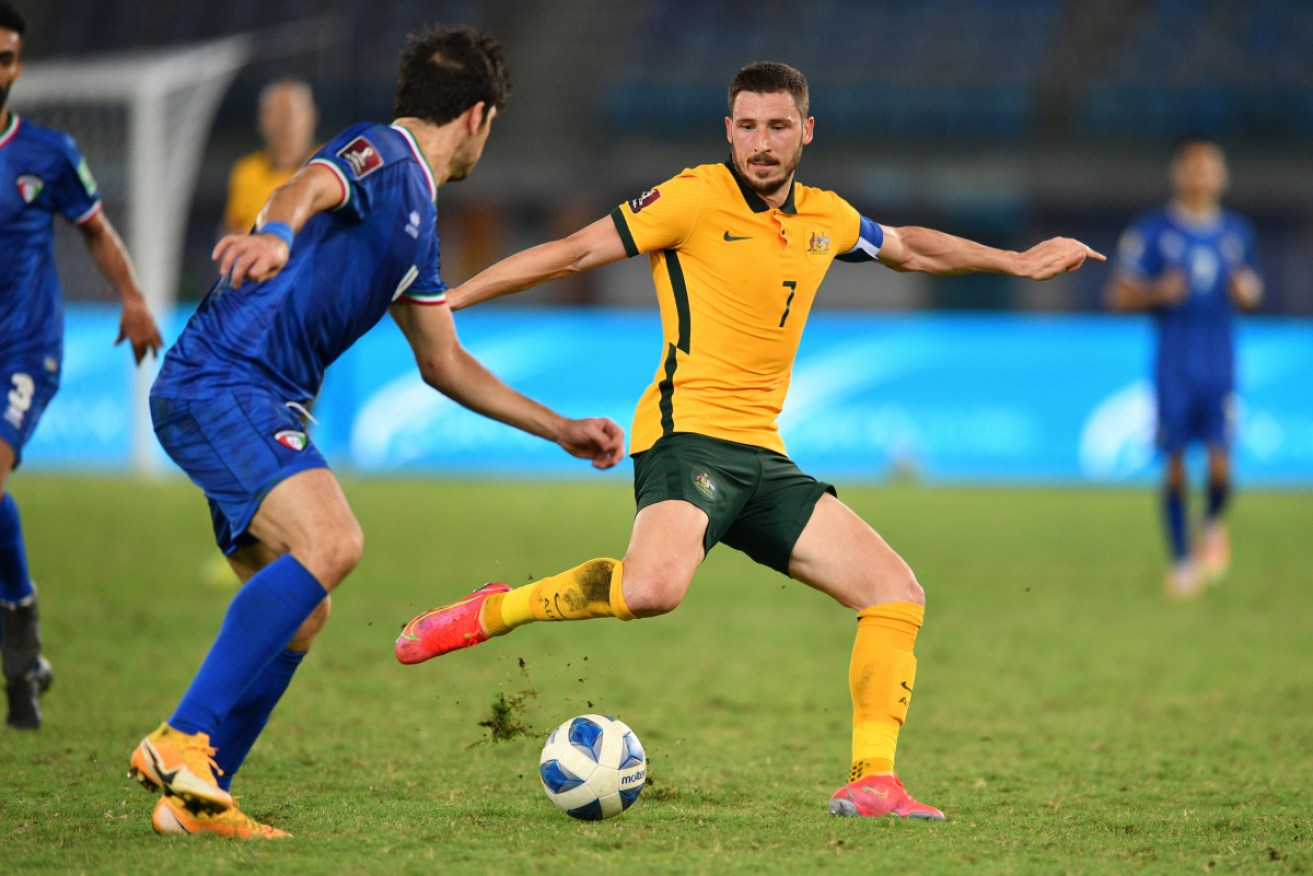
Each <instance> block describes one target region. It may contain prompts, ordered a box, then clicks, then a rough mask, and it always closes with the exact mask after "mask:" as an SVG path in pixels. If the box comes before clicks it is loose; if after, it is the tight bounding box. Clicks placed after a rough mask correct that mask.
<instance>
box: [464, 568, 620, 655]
mask: <svg viewBox="0 0 1313 876" xmlns="http://www.w3.org/2000/svg"><path fill="white" fill-rule="evenodd" d="M624 567H625V564H624V563H622V562H621V561H619V560H613V559H610V558H609V557H602V558H600V559H596V560H589V561H588V562H586V563H583V564H582V565H578V566H575V567H574V568H573V569H569V570H567V571H564V572H561V573H560V574H557V575H552V576H551V577H549V578H543V579H542V580H541V581H535V582H534V583H532V584H526V585H524V586H523V587H517V588H516V589H514V590H512V591H511V592H509V593H496V594H493V595H492V596H489V597H488V598H487V600H486V601H485V602H484V603H483V613H482V615H481V620H482V621H483V628H484V629H485V630H487V631H488V635H489V636H500V635H502V634H503V633H509V632H510V631H511V630H513V629H515V628H516V627H518V626H521V625H523V624H527V623H529V622H531V621H557V620H586V619H588V618H594V617H617V618H620V620H633V619H634V615H633V612H631V611H630V610H629V606H628V605H626V604H625V594H624V589H623V588H622V587H621V585H620V581H621V578H623V576H624Z"/></svg>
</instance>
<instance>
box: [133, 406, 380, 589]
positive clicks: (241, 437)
mask: <svg viewBox="0 0 1313 876" xmlns="http://www.w3.org/2000/svg"><path fill="white" fill-rule="evenodd" d="M151 416H152V419H153V421H154V425H155V434H156V436H157V437H158V438H159V440H160V444H161V445H162V446H163V447H164V449H165V451H166V452H167V453H168V454H169V456H170V458H172V459H173V461H174V462H176V463H177V464H178V466H179V467H180V468H182V470H183V471H185V472H186V473H187V476H188V477H190V478H191V480H192V481H193V482H194V483H196V484H197V485H198V486H200V487H201V489H203V490H204V491H205V496H206V498H207V499H208V500H209V503H210V511H211V515H212V517H213V523H214V532H215V540H216V542H217V543H218V544H219V547H220V548H221V549H222V550H223V551H224V553H225V554H232V553H233V552H234V551H235V550H239V549H241V548H243V547H246V546H249V545H251V544H252V542H253V541H255V540H258V541H260V542H262V543H263V544H264V545H265V546H266V547H268V549H269V550H270V551H272V552H273V554H274V555H275V556H281V555H283V554H286V553H295V554H296V556H297V558H298V559H299V560H300V561H301V562H302V563H303V564H304V565H306V566H307V568H310V569H311V572H312V573H313V574H315V576H316V577H317V578H319V580H320V583H322V584H324V586H326V587H332V586H333V585H334V584H336V582H337V580H340V577H341V576H342V575H344V574H345V571H349V570H350V567H351V566H352V565H354V559H353V557H358V555H359V545H360V541H361V538H360V533H359V526H358V525H357V524H356V522H355V519H354V517H353V516H352V514H351V511H350V508H349V507H348V506H347V503H346V499H345V498H344V497H343V496H342V492H341V489H340V488H339V487H338V485H337V481H336V478H334V477H333V476H332V474H331V472H329V471H328V468H327V463H326V462H325V461H324V458H323V456H322V455H321V454H320V453H319V451H318V449H316V448H315V447H314V445H313V444H312V443H311V442H310V441H309V439H308V437H307V436H306V434H305V432H304V429H303V426H302V423H301V420H300V415H299V414H298V413H297V412H296V411H295V410H294V409H292V407H290V406H289V405H288V404H287V403H285V402H283V401H281V400H279V399H277V398H275V397H273V396H271V395H269V394H268V393H266V392H263V391H260V390H258V389H254V388H251V389H244V390H241V391H234V392H227V393H222V394H220V395H219V396H218V397H215V398H211V399H204V400H192V399H171V398H164V397H155V396H153V397H152V398H151ZM303 476H306V477H303ZM275 493H278V494H279V496H280V497H281V496H288V495H296V496H301V495H302V494H304V498H302V499H300V501H301V502H302V507H301V508H300V509H298V510H288V509H287V508H286V507H285V505H287V504H288V503H287V502H285V501H280V500H279V498H278V497H275V499H274V501H273V503H272V504H271V503H270V497H271V496H273V495H274V494H275ZM257 516H258V517H259V518H260V520H259V523H258V524H256V518H257Z"/></svg>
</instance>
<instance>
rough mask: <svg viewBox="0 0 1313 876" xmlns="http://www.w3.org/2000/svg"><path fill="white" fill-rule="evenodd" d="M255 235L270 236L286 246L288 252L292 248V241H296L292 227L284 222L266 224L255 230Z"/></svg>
mask: <svg viewBox="0 0 1313 876" xmlns="http://www.w3.org/2000/svg"><path fill="white" fill-rule="evenodd" d="M255 233H256V234H272V235H273V236H274V237H276V238H278V239H279V240H281V241H282V242H283V243H285V244H287V248H288V250H291V248H292V241H293V240H295V239H296V234H295V232H293V231H292V226H290V225H288V224H287V223H286V222H266V223H264V224H263V225H261V226H260V227H259V228H257V229H255Z"/></svg>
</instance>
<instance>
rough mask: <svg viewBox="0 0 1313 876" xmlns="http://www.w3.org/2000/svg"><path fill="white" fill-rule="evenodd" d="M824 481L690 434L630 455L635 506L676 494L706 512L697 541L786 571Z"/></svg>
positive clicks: (776, 459)
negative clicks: (702, 532)
mask: <svg viewBox="0 0 1313 876" xmlns="http://www.w3.org/2000/svg"><path fill="white" fill-rule="evenodd" d="M825 493H830V494H831V495H838V493H837V492H836V491H835V489H834V487H833V486H831V485H830V484H826V483H822V482H821V481H818V480H816V479H815V478H814V477H812V476H811V475H808V474H805V473H804V472H803V471H802V470H801V469H799V468H798V466H797V465H795V464H794V462H793V460H791V459H789V458H788V457H787V456H784V455H782V454H779V453H776V452H774V451H773V450H765V449H763V448H761V447H752V446H750V445H747V444H735V443H734V442H732V441H722V440H720V439H719V438H709V437H707V436H706V435H697V434H694V433H691V432H676V433H674V434H673V435H667V436H665V437H664V438H661V439H660V440H659V441H657V443H656V444H654V445H652V447H651V448H650V449H649V450H645V451H643V452H642V453H639V454H637V455H635V456H634V501H635V502H636V503H637V505H638V510H640V511H641V510H643V509H644V508H646V507H647V506H648V505H652V504H654V503H656V502H662V501H665V500H667V499H683V500H684V501H685V502H691V503H692V504H694V505H696V506H697V507H699V508H701V509H702V510H703V511H705V512H707V518H708V520H707V531H706V534H705V535H703V536H702V546H703V548H704V549H705V550H707V551H710V550H711V549H712V548H713V547H715V545H716V544H718V543H719V542H722V541H723V542H724V543H725V544H727V545H729V546H730V547H732V548H734V549H736V550H740V551H743V553H745V554H747V555H748V556H750V557H752V559H754V560H756V561H757V562H758V563H761V564H762V565H764V566H770V567H771V568H772V569H775V570H777V571H779V572H782V573H784V574H785V575H787V574H789V557H790V556H791V555H792V554H793V546H794V545H795V544H797V543H798V536H800V535H802V530H803V527H805V526H806V525H807V521H808V520H810V519H811V516H812V511H813V510H814V509H815V508H816V503H817V502H819V501H820V499H821V496H822V495H823V494H825Z"/></svg>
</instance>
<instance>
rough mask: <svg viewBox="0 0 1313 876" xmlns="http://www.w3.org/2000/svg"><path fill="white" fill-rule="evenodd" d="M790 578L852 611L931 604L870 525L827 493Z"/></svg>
mask: <svg viewBox="0 0 1313 876" xmlns="http://www.w3.org/2000/svg"><path fill="white" fill-rule="evenodd" d="M789 574H790V575H791V576H793V577H794V578H796V579H798V580H799V581H802V582H803V583H805V584H808V585H810V586H812V587H815V588H816V589H817V590H820V591H822V592H823V593H828V594H829V595H830V596H832V597H834V598H835V599H836V600H837V601H839V602H840V603H842V604H843V605H846V606H847V607H849V608H852V609H856V610H861V609H863V608H867V607H869V606H871V605H875V604H877V603H881V602H912V603H916V604H918V605H921V604H924V603H925V593H924V592H923V591H922V590H921V586H920V585H919V584H918V583H917V581H916V576H915V575H914V574H912V570H911V568H909V567H908V565H907V563H906V562H904V561H903V558H902V557H900V556H899V555H898V553H897V552H896V551H894V549H893V548H891V547H890V546H889V544H888V543H887V542H886V541H885V540H884V539H883V538H881V537H880V534H879V533H877V532H876V531H875V530H874V529H872V528H871V526H870V524H868V523H867V522H866V521H864V520H862V518H861V517H859V516H857V513H856V512H854V511H853V510H852V509H851V508H849V507H848V506H847V505H845V504H844V503H843V502H841V501H839V500H838V499H837V498H836V497H834V496H832V495H830V494H828V493H826V494H825V495H823V496H821V498H820V500H819V501H818V502H817V503H816V508H815V510H814V511H813V512H812V515H811V519H810V520H808V521H807V525H806V527H805V528H804V529H803V531H802V535H800V536H799V537H798V541H797V544H795V545H794V548H793V554H792V556H791V557H790V560H789Z"/></svg>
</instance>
